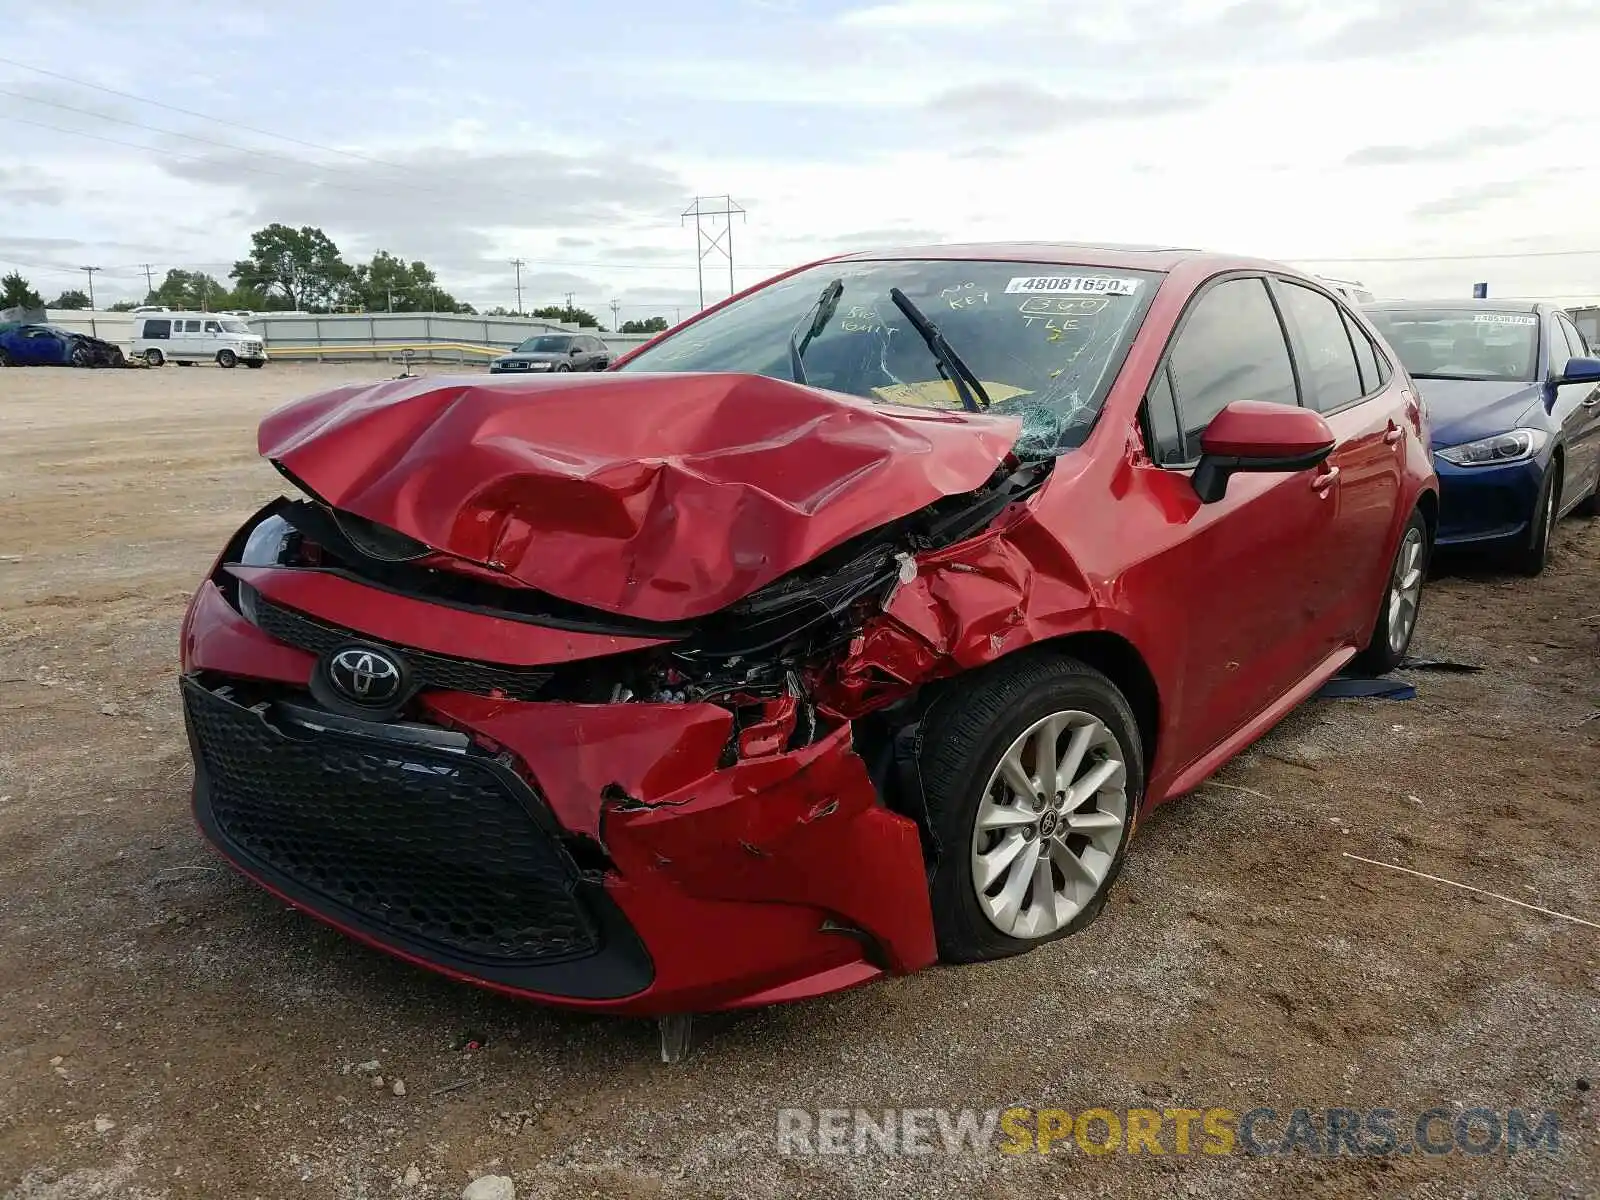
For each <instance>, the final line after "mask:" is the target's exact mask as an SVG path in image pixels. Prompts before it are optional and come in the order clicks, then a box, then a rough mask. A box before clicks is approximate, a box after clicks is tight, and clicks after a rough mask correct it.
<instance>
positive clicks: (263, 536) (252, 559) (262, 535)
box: [238, 513, 298, 625]
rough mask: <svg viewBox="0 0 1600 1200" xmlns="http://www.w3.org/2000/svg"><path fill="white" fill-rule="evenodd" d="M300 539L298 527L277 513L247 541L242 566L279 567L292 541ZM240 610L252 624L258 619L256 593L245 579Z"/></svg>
mask: <svg viewBox="0 0 1600 1200" xmlns="http://www.w3.org/2000/svg"><path fill="white" fill-rule="evenodd" d="M296 536H298V534H297V532H296V530H295V527H294V526H293V525H291V524H289V522H287V521H285V520H284V519H283V518H282V517H280V516H278V515H277V514H276V513H274V514H273V515H272V516H270V517H267V518H266V519H265V520H263V521H262V522H261V523H260V524H258V525H257V526H256V527H255V528H254V529H252V530H251V531H250V536H249V537H247V538H246V539H245V542H244V551H243V552H242V553H241V554H240V555H239V565H240V566H242V567H276V566H278V565H280V564H281V563H283V562H284V561H285V559H286V558H287V557H288V554H289V547H290V542H291V539H293V538H295V537H296ZM238 586H239V611H240V612H241V613H243V614H244V618H245V620H247V621H249V622H250V623H251V624H252V625H256V624H259V622H258V621H257V620H256V590H255V588H253V587H251V586H250V585H249V584H248V583H245V582H244V581H243V580H242V579H241V580H240V581H239V585H238Z"/></svg>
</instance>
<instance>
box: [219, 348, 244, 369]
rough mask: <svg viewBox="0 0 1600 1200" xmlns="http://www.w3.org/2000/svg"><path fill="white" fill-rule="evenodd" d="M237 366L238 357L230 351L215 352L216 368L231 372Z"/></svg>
mask: <svg viewBox="0 0 1600 1200" xmlns="http://www.w3.org/2000/svg"><path fill="white" fill-rule="evenodd" d="M238 365H239V356H238V355H237V354H235V353H234V352H233V351H232V350H218V351H217V366H219V367H227V368H228V370H230V371H231V370H233V369H234V368H235V367H237V366H238Z"/></svg>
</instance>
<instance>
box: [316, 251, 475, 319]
mask: <svg viewBox="0 0 1600 1200" xmlns="http://www.w3.org/2000/svg"><path fill="white" fill-rule="evenodd" d="M347 290H348V295H349V300H350V303H352V304H354V305H357V306H359V307H361V308H364V309H365V310H366V311H368V312H471V311H472V306H471V305H470V304H462V303H461V302H460V301H459V300H457V299H456V298H455V297H454V296H452V295H451V294H450V293H449V292H447V291H445V290H444V289H443V288H441V287H440V286H439V281H438V278H437V277H436V276H435V275H434V273H433V271H432V269H431V268H429V266H428V264H427V263H425V262H422V261H421V260H420V259H419V260H417V261H415V262H409V263H408V262H406V260H405V259H403V258H398V257H396V256H395V255H393V254H390V253H389V252H388V251H387V250H379V251H378V252H377V254H375V255H373V256H372V261H371V262H370V263H362V264H361V265H359V266H357V267H356V268H355V269H354V270H353V271H351V273H350V286H349V288H348V289H347Z"/></svg>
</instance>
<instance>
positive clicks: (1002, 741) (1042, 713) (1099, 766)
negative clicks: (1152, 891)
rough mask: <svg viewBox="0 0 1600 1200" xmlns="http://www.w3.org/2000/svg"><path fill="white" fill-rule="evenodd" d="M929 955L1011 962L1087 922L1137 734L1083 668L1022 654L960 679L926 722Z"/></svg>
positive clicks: (1133, 805) (1128, 806)
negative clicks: (932, 848) (932, 856)
mask: <svg viewBox="0 0 1600 1200" xmlns="http://www.w3.org/2000/svg"><path fill="white" fill-rule="evenodd" d="M920 769H921V776H922V784H923V790H924V795H925V798H926V801H927V809H928V817H929V820H930V822H931V823H932V827H933V828H932V834H933V841H934V844H935V845H936V846H938V847H939V852H938V855H937V858H936V861H935V864H934V868H933V872H932V876H931V878H930V880H929V889H930V892H931V897H932V902H933V920H934V929H935V933H936V935H937V937H938V943H939V953H940V956H941V957H942V958H943V959H944V960H945V961H947V962H973V961H977V960H981V959H987V958H1000V957H1004V956H1006V955H1012V954H1022V953H1026V952H1027V951H1028V950H1031V949H1033V947H1035V946H1037V945H1040V944H1042V943H1044V942H1047V941H1052V940H1054V939H1056V938H1059V937H1064V936H1066V935H1067V934H1070V933H1074V932H1076V931H1077V930H1079V929H1081V928H1083V927H1084V926H1085V925H1087V924H1088V923H1089V922H1090V921H1092V920H1094V918H1095V917H1096V916H1098V915H1099V912H1100V909H1101V907H1102V906H1103V905H1104V903H1105V898H1106V895H1107V893H1108V892H1109V891H1110V889H1111V887H1112V885H1113V884H1114V883H1115V882H1116V878H1117V875H1118V873H1119V872H1120V871H1121V869H1122V860H1123V856H1124V855H1125V854H1126V852H1127V846H1128V838H1129V835H1130V833H1131V831H1132V829H1133V823H1134V818H1135V816H1136V814H1137V812H1138V809H1139V803H1140V801H1141V800H1142V799H1143V796H1144V762H1143V758H1142V750H1141V747H1140V742H1139V731H1138V724H1137V722H1136V721H1135V720H1134V716H1133V711H1132V709H1131V708H1130V707H1129V706H1128V702H1127V700H1126V699H1124V698H1123V695H1122V693H1121V692H1119V691H1118V690H1117V689H1116V687H1115V686H1114V685H1113V684H1112V683H1111V681H1110V680H1109V679H1107V678H1106V677H1105V676H1104V675H1102V674H1100V673H1099V672H1098V671H1095V670H1093V669H1091V668H1089V667H1087V666H1085V665H1084V664H1082V663H1079V662H1077V661H1075V660H1072V659H1067V658H1054V657H1047V656H1043V655H1031V656H1028V657H1026V658H1021V659H1018V660H1016V661H1014V662H1008V663H1002V664H998V665H997V666H994V667H991V668H989V669H987V670H986V671H984V672H983V673H982V674H981V675H978V676H973V677H972V680H971V682H966V681H963V685H962V686H961V687H960V688H959V690H954V691H952V692H950V693H948V694H947V695H946V696H945V697H944V698H943V699H942V700H941V701H939V702H938V703H936V704H935V706H934V708H933V710H932V711H931V712H930V713H929V716H928V718H927V720H926V722H925V724H924V728H923V734H922V749H921V751H920Z"/></svg>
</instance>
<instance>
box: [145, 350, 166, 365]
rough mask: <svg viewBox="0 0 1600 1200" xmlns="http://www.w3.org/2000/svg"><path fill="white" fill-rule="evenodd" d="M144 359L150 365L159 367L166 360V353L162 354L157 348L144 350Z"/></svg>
mask: <svg viewBox="0 0 1600 1200" xmlns="http://www.w3.org/2000/svg"><path fill="white" fill-rule="evenodd" d="M144 360H145V362H147V363H149V364H150V365H151V366H152V367H159V366H160V365H161V364H162V363H164V362H166V361H167V358H166V355H164V354H162V353H161V351H159V350H146V351H145V352H144Z"/></svg>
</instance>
